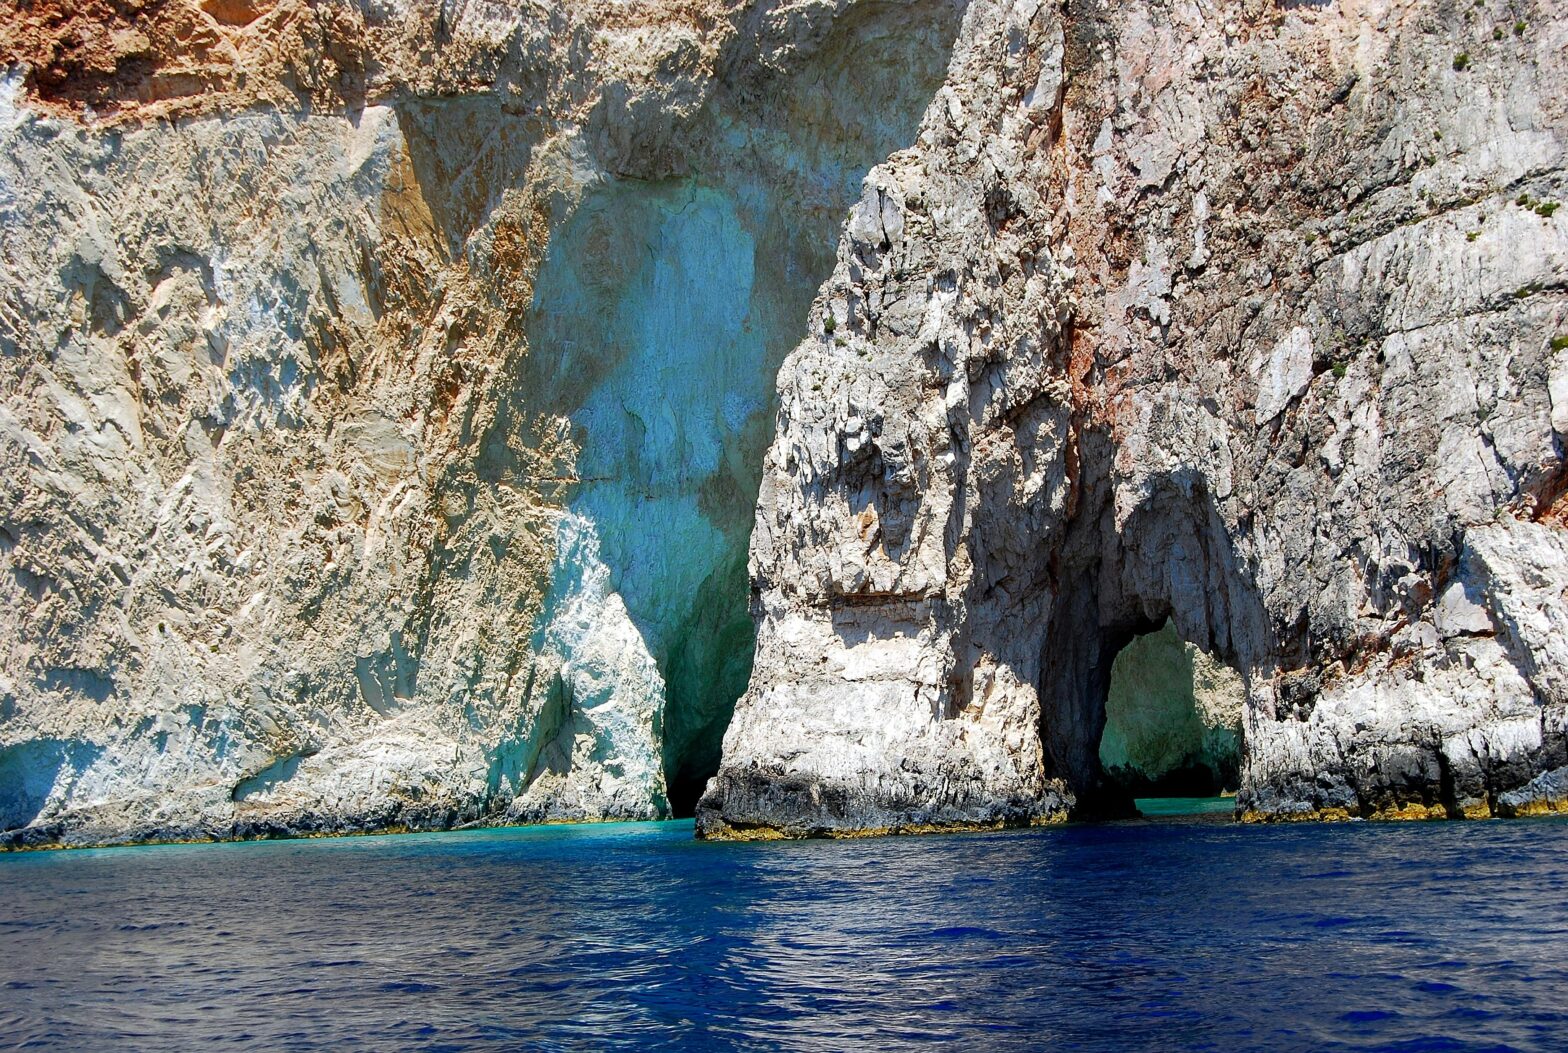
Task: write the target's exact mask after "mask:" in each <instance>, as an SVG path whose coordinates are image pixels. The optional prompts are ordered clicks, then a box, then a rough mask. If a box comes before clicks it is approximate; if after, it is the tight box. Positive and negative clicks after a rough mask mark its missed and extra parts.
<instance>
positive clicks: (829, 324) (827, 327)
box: [822, 314, 838, 336]
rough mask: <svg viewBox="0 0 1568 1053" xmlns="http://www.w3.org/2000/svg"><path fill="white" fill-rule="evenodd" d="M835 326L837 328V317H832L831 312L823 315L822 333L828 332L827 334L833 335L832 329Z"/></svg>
mask: <svg viewBox="0 0 1568 1053" xmlns="http://www.w3.org/2000/svg"><path fill="white" fill-rule="evenodd" d="M837 328H838V319H836V318H834V317H833V316H832V315H831V314H829V315H827V316H826V317H824V318H823V319H822V331H823V332H824V333H826V334H828V335H829V336H832V335H833V330H835V329H837Z"/></svg>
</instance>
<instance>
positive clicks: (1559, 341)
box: [1552, 333, 1568, 351]
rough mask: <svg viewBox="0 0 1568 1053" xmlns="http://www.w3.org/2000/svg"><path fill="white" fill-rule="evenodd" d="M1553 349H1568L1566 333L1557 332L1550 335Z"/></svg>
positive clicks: (1567, 335) (1567, 334)
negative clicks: (1554, 334)
mask: <svg viewBox="0 0 1568 1053" xmlns="http://www.w3.org/2000/svg"><path fill="white" fill-rule="evenodd" d="M1552 350H1553V351H1568V333H1558V334H1557V335H1556V336H1554V337H1552Z"/></svg>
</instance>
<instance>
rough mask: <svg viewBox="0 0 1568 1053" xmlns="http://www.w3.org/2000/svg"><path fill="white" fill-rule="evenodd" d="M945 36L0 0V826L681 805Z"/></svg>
mask: <svg viewBox="0 0 1568 1053" xmlns="http://www.w3.org/2000/svg"><path fill="white" fill-rule="evenodd" d="M958 15H959V8H958V7H957V6H955V5H954V4H952V3H950V2H948V0H912V2H906V3H880V2H860V3H854V4H851V3H849V2H847V0H845V2H841V3H820V2H807V3H778V4H751V5H731V4H722V3H717V2H714V3H703V2H698V3H684V2H682V3H676V2H668V3H659V2H650V3H629V4H628V3H612V2H602V3H601V2H590V3H571V4H565V5H546V4H527V3H479V2H466V0H460V2H458V3H452V2H450V0H442V2H440V3H436V2H429V3H417V2H416V3H397V2H394V3H391V4H358V3H347V2H321V3H307V2H303V0H276V2H271V0H259V2H254V3H252V2H246V0H237V2H228V0H223V2H213V0H201V2H200V3H197V2H195V0H146V2H143V3H130V4H123V5H120V4H117V5H110V4H96V3H88V4H86V5H81V6H78V7H72V6H70V5H62V4H54V3H25V4H12V5H8V6H7V8H6V9H5V13H4V16H3V23H0V24H3V26H4V32H3V33H0V40H3V41H4V44H3V48H4V53H3V54H0V60H3V61H4V63H5V64H6V70H5V74H4V79H3V80H0V143H3V146H0V245H3V250H0V268H3V271H0V297H3V299H0V363H3V365H0V370H3V372H0V377H3V380H0V457H3V458H4V462H5V473H6V479H7V486H6V488H5V491H4V498H3V504H0V611H3V612H4V613H3V615H0V618H3V619H4V629H3V633H0V641H3V642H0V648H3V656H4V661H3V665H0V669H3V671H0V829H5V830H11V831H13V833H12V834H10V835H9V839H10V840H11V841H12V842H13V843H25V844H47V843H57V842H64V843H85V842H95V841H116V840H135V839H148V838H207V837H230V836H267V835H273V834H288V833H305V832H327V831H338V830H365V829H395V828H399V827H415V826H446V825H452V824H457V823H465V822H476V821H490V822H498V821H534V820H541V819H597V818H653V817H658V816H663V815H667V814H669V812H670V811H671V807H672V801H673V802H674V804H675V805H676V806H677V807H678V806H679V805H680V804H681V803H682V800H683V799H684V804H685V807H686V809H688V810H689V809H690V807H691V805H692V803H694V802H695V799H696V796H697V794H698V793H699V792H700V790H701V786H702V783H703V782H704V781H705V780H706V778H707V777H708V776H709V775H711V774H712V772H713V770H714V769H715V768H716V767H717V764H718V746H719V740H720V736H721V735H722V732H723V729H724V726H725V724H726V722H727V720H728V717H729V709H730V707H731V706H732V705H733V702H734V699H735V698H736V696H738V695H739V694H740V692H741V690H742V689H743V688H744V686H745V683H746V679H747V676H748V674H749V670H750V658H751V645H752V627H751V621H750V615H749V612H748V609H747V603H746V596H747V589H746V577H745V551H746V542H747V538H748V536H749V532H750V524H751V519H752V516H753V511H754V508H755V495H756V487H757V484H758V480H759V478H760V471H761V462H762V451H763V449H764V447H765V446H766V444H767V442H768V440H769V438H770V436H771V432H770V430H769V429H770V426H771V422H772V419H773V416H774V412H775V409H774V404H773V397H774V386H773V377H774V374H775V372H776V370H777V368H778V363H779V362H780V361H781V360H782V358H783V356H784V354H785V353H786V352H787V351H788V350H789V348H790V347H791V346H792V344H793V343H794V341H795V339H796V335H797V334H798V332H799V331H800V329H801V328H802V326H803V325H804V319H805V316H806V314H807V312H808V310H809V307H810V303H811V299H812V297H813V295H814V294H815V291H816V289H817V287H818V286H819V285H820V284H821V282H822V281H823V280H824V279H825V277H826V276H827V274H828V273H829V272H830V271H831V268H832V260H833V255H832V253H833V245H834V241H835V232H836V230H837V227H838V225H839V223H840V222H841V220H842V216H843V213H844V211H845V209H846V208H847V206H848V205H849V204H850V203H851V202H852V201H853V200H854V198H855V195H856V194H857V193H858V188H859V184H860V181H861V179H862V177H863V176H864V173H865V171H866V170H867V169H868V168H869V167H870V166H871V165H873V164H874V163H876V162H877V161H879V160H881V159H882V158H883V157H885V156H886V155H887V154H888V153H889V152H891V151H893V150H895V149H897V148H899V147H900V146H903V145H905V144H907V142H908V141H909V140H910V139H911V138H912V136H913V134H914V130H915V128H916V126H917V123H918V120H919V118H920V115H921V113H922V112H923V110H924V108H925V106H926V104H927V102H928V101H929V99H930V97H931V95H932V94H933V93H934V92H935V90H936V87H937V86H938V84H939V83H940V81H941V77H942V75H943V72H944V70H945V65H946V56H947V53H948V49H949V47H950V45H951V41H952V38H953V35H954V33H955V32H956V30H957V25H958Z"/></svg>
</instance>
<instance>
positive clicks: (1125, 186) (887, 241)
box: [698, 0, 1568, 837]
mask: <svg viewBox="0 0 1568 1053" xmlns="http://www.w3.org/2000/svg"><path fill="white" fill-rule="evenodd" d="M1563 16H1564V10H1563V8H1562V6H1561V5H1560V4H1556V3H1538V4H1528V3H1521V4H1514V5H1511V6H1508V5H1501V4H1497V5H1489V4H1477V5H1468V4H1466V5H1458V4H1448V3H1434V2H1424V0H1411V2H1389V0H1335V2H1329V3H1322V4H1316V3H1302V4H1278V5H1275V4H1272V3H1262V2H1258V0H1246V2H1221V3H1213V4H1188V3H1137V4H1105V5H1100V4H1097V3H1094V2H1090V0H1070V2H1069V3H1068V4H1067V5H1066V6H1065V7H1064V8H1056V7H1052V6H1047V5H1042V4H1038V3H1034V2H1031V0H1022V2H1016V3H992V2H986V0H976V2H974V3H971V4H970V5H969V8H968V10H967V12H966V16H965V20H964V24H963V28H962V30H961V32H960V34H959V38H958V41H957V44H956V46H955V53H954V58H953V62H952V65H951V68H950V70H949V75H948V79H947V82H946V83H945V84H944V85H943V87H942V88H941V90H940V92H939V93H938V95H937V98H936V99H935V101H934V102H933V104H932V106H931V108H930V109H929V110H928V111H927V114H926V118H925V121H924V123H923V125H922V128H921V132H920V135H919V137H918V139H917V141H916V143H915V145H914V146H913V147H912V148H911V149H909V150H906V151H901V152H899V153H897V154H894V155H893V156H891V157H890V158H889V159H888V161H887V162H885V163H884V164H882V165H880V166H878V167H877V168H876V169H874V170H873V171H872V173H871V174H870V176H869V177H868V179H867V181H866V186H865V191H864V193H863V195H862V197H861V200H860V203H859V204H858V205H856V206H855V209H854V210H853V212H852V214H851V216H850V218H849V220H848V223H847V225H846V227H845V231H844V236H843V239H842V241H841V243H840V248H839V257H838V264H837V267H836V269H835V271H834V274H833V277H832V279H831V280H830V281H829V282H828V283H827V285H826V286H825V287H824V289H823V292H822V295H821V297H820V298H819V301H818V303H817V305H816V308H815V310H814V313H813V317H812V322H811V331H810V332H809V333H808V334H807V335H806V336H805V338H804V340H803V342H802V343H801V344H800V345H799V346H798V347H797V348H796V350H795V351H794V352H793V353H792V354H791V355H790V357H789V358H788V359H787V360H786V362H785V364H784V367H783V370H782V372H781V375H780V401H781V404H780V411H779V423H778V429H777V434H776V436H775V438H774V443H773V446H772V447H771V449H770V450H769V453H768V457H767V462H766V467H765V472H764V478H763V482H762V488H761V496H760V502H759V508H758V513H757V524H756V527H755V531H754V534H753V538H752V549H751V567H752V574H753V587H754V589H755V592H756V596H755V606H756V611H757V615H758V619H759V631H758V642H757V655H756V665H755V669H754V672H753V675H752V680H751V683H750V686H749V688H748V690H747V693H746V695H745V696H744V698H743V699H742V700H741V702H740V704H739V706H738V708H737V711H736V715H735V719H734V722H733V724H732V725H731V727H730V730H729V732H728V734H727V736H726V739H725V749H724V762H723V767H722V770H721V772H720V774H719V775H718V777H717V778H716V780H715V781H714V783H713V784H712V785H711V787H710V789H709V791H708V793H707V795H706V796H705V798H704V801H703V803H702V804H701V805H700V806H699V814H698V823H699V830H700V831H701V832H703V833H704V834H706V835H708V836H733V837H759V836H778V835H780V834H784V835H800V834H835V833H837V834H846V833H855V832H864V831H868V830H908V829H928V828H933V827H938V828H939V827H952V826H988V825H999V824H1015V823H1038V822H1051V821H1055V820H1058V819H1061V818H1063V817H1066V816H1068V815H1071V814H1096V813H1100V812H1103V811H1106V810H1113V811H1114V810H1116V809H1118V808H1120V807H1125V799H1124V798H1120V799H1119V797H1118V794H1124V793H1125V791H1124V790H1121V789H1119V788H1118V787H1117V786H1116V785H1115V784H1114V783H1113V782H1112V781H1108V780H1107V778H1106V775H1105V772H1104V771H1103V769H1102V765H1101V761H1100V758H1099V755H1098V751H1099V746H1100V743H1101V732H1102V729H1103V727H1104V723H1105V712H1106V697H1107V693H1108V680H1109V678H1110V676H1111V671H1112V667H1113V663H1114V661H1115V659H1116V656H1117V654H1118V652H1119V651H1120V650H1121V649H1122V648H1123V647H1124V646H1125V645H1126V644H1127V643H1128V641H1129V640H1131V639H1132V638H1134V637H1135V636H1137V635H1138V634H1141V633H1147V632H1149V631H1151V630H1153V629H1155V628H1157V627H1158V626H1160V625H1161V624H1163V623H1165V622H1166V621H1167V620H1169V622H1170V623H1171V624H1172V625H1173V626H1174V629H1175V631H1176V633H1177V634H1179V636H1180V638H1181V639H1182V640H1184V641H1187V642H1189V643H1191V644H1194V645H1196V646H1197V647H1199V648H1201V650H1202V651H1203V652H1205V653H1207V654H1209V655H1212V656H1213V657H1214V658H1215V659H1216V660H1218V661H1219V662H1221V663H1223V664H1224V665H1226V666H1228V667H1230V668H1231V669H1232V670H1234V671H1235V673H1236V675H1237V676H1238V677H1239V679H1240V682H1241V684H1242V687H1243V690H1244V692H1245V712H1244V716H1243V722H1242V723H1243V737H1244V755H1243V761H1242V770H1241V773H1240V774H1241V787H1240V801H1239V808H1240V810H1241V812H1242V814H1243V815H1244V816H1245V817H1247V818H1292V817H1300V816H1307V817H1310V816H1322V817H1348V816H1398V817H1412V816H1456V817H1457V816H1484V815H1489V814H1515V813H1520V812H1528V811H1532V810H1541V809H1550V808H1557V809H1561V808H1564V807H1565V806H1568V801H1565V800H1564V798H1563V795H1562V787H1563V785H1564V775H1565V772H1564V766H1565V764H1568V754H1565V747H1568V716H1565V714H1568V709H1565V705H1568V695H1565V693H1564V686H1563V685H1564V677H1565V673H1568V664H1565V662H1568V635H1565V632H1564V629H1565V624H1564V621H1563V618H1564V614H1563V611H1564V609H1565V608H1564V606H1563V598H1564V590H1565V588H1568V560H1565V556H1568V548H1565V541H1568V534H1565V533H1564V530H1563V525H1564V503H1563V497H1562V494H1563V491H1564V488H1565V486H1564V484H1565V481H1568V475H1565V472H1564V459H1563V442H1564V438H1565V432H1568V412H1565V407H1568V298H1565V293H1568V218H1565V214H1563V213H1560V212H1559V211H1558V209H1557V205H1558V203H1559V202H1562V201H1565V200H1568V174H1565V171H1564V160H1565V145H1568V19H1565V18H1564V17H1563Z"/></svg>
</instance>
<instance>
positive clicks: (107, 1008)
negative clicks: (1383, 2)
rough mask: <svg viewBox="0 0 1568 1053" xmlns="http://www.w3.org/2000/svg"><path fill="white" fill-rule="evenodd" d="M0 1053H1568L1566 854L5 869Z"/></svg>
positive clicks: (1322, 843)
mask: <svg viewBox="0 0 1568 1053" xmlns="http://www.w3.org/2000/svg"><path fill="white" fill-rule="evenodd" d="M0 1046H3V1047H7V1048H10V1047H19V1048H29V1049H73V1050H159V1051H162V1050H184V1049H192V1050H195V1049H228V1048H240V1049H265V1050H350V1049H355V1050H357V1049H363V1050H403V1049H409V1050H472V1049H487V1050H489V1049H498V1050H524V1049H546V1050H554V1049H592V1050H597V1049H625V1048H638V1049H641V1048H650V1049H678V1050H704V1049H732V1048H735V1049H783V1050H888V1049H903V1048H928V1047H937V1048H943V1047H946V1048H967V1049H976V1050H1010V1049H1041V1050H1149V1051H1159V1053H1172V1051H1180V1050H1221V1051H1227V1053H1230V1051H1242V1050H1313V1051H1320V1050H1374V1049H1375V1050H1401V1051H1416V1050H1444V1051H1447V1050H1504V1049H1521V1050H1550V1051H1552V1053H1561V1051H1563V1050H1568V822H1562V821H1554V820H1541V821H1529V822H1485V823H1426V824H1371V823H1358V824H1343V825H1304V826H1289V827H1287V826H1274V827H1242V826H1236V825H1233V824H1230V823H1228V822H1222V821H1216V820H1215V819H1214V818H1213V817H1208V818H1201V817H1191V818H1184V819H1172V818H1161V819H1156V820H1143V821H1132V822H1124V823H1113V824H1104V825H1084V826H1072V827H1065V828H1056V829H1048V830H1037V831H1021V832H1016V833H996V834H973V835H956V836H947V837H922V838H886V839H880V840H869V841H847V842H828V841H824V842H806V843H782V844H758V845H712V844H702V843H698V842H696V841H694V840H692V836H691V824H690V823H689V822H686V823H657V824H622V825H612V826H581V827H544V828H533V829H513V830H490V831H474V832H465V833H447V834H430V835H404V836H400V837H362V838H344V839H335V840H317V841H280V842H270V843H260V844H233V845H199V846H168V847H153V848H123V849H111V850H105V851H91V852H47V853H27V854H12V855H8V856H4V857H0Z"/></svg>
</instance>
